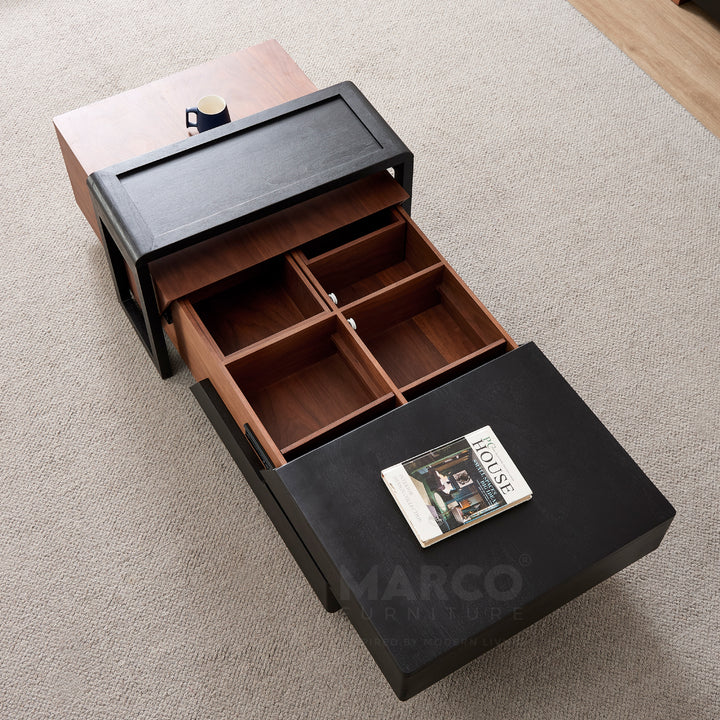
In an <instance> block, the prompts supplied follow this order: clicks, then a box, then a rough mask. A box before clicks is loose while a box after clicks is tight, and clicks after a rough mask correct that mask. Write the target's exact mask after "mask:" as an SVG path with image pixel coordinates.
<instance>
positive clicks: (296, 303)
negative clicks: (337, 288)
mask: <svg viewBox="0 0 720 720" xmlns="http://www.w3.org/2000/svg"><path fill="white" fill-rule="evenodd" d="M191 305H192V307H193V309H194V311H195V313H196V314H197V317H198V319H199V320H200V322H201V323H202V324H203V325H204V326H205V328H206V329H207V331H208V333H209V335H210V336H211V338H212V339H213V341H214V342H215V344H216V345H217V347H218V349H219V350H220V352H221V353H222V354H223V355H231V354H232V353H234V352H237V351H238V350H242V349H243V348H247V347H249V346H251V345H253V344H254V343H257V342H259V341H261V340H264V339H266V338H269V337H271V336H272V335H274V334H276V333H278V332H281V331H283V330H287V329H288V328H290V327H292V326H293V325H295V324H297V323H299V322H302V321H303V320H307V319H308V318H312V317H314V316H316V315H318V314H320V313H322V312H323V311H327V306H326V305H324V304H323V302H322V301H321V300H320V297H319V295H318V293H317V292H316V290H315V289H314V288H313V287H312V285H311V284H310V283H309V282H308V280H307V278H306V277H305V276H304V274H303V273H302V272H301V271H300V269H299V268H298V266H297V265H296V263H295V262H294V261H293V260H292V258H290V257H280V258H276V259H274V260H272V261H269V262H266V263H263V264H261V265H258V266H255V267H252V268H250V269H249V270H246V271H245V272H243V273H240V274H239V275H236V276H234V277H231V278H228V279H227V280H224V281H223V282H222V283H221V284H217V285H214V286H211V287H208V288H205V289H203V290H202V291H200V292H198V293H196V294H195V295H194V296H193V297H192V298H191Z"/></svg>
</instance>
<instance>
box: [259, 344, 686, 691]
mask: <svg viewBox="0 0 720 720" xmlns="http://www.w3.org/2000/svg"><path fill="white" fill-rule="evenodd" d="M484 425H490V426H492V428H493V430H494V431H495V433H496V434H497V436H498V438H499V439H500V442H501V443H502V444H503V446H504V447H505V449H506V450H507V452H508V453H509V455H510V457H511V458H512V459H513V460H514V462H515V464H516V465H517V466H518V468H519V469H520V471H521V472H522V474H523V475H524V477H525V479H526V480H527V482H528V483H529V485H530V488H531V489H532V491H533V494H534V495H533V498H532V499H531V500H530V501H529V502H526V503H524V504H522V505H520V506H518V507H516V508H512V509H510V510H508V511H506V512H505V513H502V514H501V515H499V516H497V517H495V518H492V519H489V520H487V521H485V522H483V523H480V524H479V525H476V526H474V527H471V528H468V529H466V530H463V531H462V532H460V533H457V534H456V535H454V536H452V537H449V538H446V539H444V540H442V541H440V542H439V543H437V544H435V545H432V546H430V547H428V548H425V549H423V548H421V547H420V545H419V543H418V542H417V540H416V539H415V537H414V536H413V534H412V531H411V530H410V528H409V526H408V525H407V523H406V521H405V519H404V518H403V517H402V515H401V513H400V511H399V510H398V508H397V506H396V504H395V502H394V500H393V498H392V497H391V495H390V493H389V491H388V490H387V488H386V487H385V485H384V484H383V481H382V479H381V477H380V473H381V470H383V469H384V468H386V467H389V466H391V465H393V464H395V463H397V462H400V461H403V460H405V459H407V458H410V457H412V456H414V455H417V454H419V453H421V452H423V451H425V450H428V449H432V448H434V447H437V446H438V445H441V444H443V443H445V442H447V441H450V440H453V439H455V438H457V437H460V436H462V435H464V434H466V433H468V432H470V431H472V430H476V429H478V428H480V427H482V426H484ZM267 482H268V484H270V486H271V489H272V490H273V492H274V493H275V495H276V497H278V499H279V501H280V502H281V504H282V505H283V507H284V508H285V510H286V512H288V515H289V517H290V518H291V520H292V521H293V523H294V524H295V526H296V528H297V530H298V532H299V534H300V537H301V538H302V540H303V542H304V543H305V544H306V545H307V547H308V548H309V549H310V551H311V552H312V554H313V556H314V557H315V559H316V561H317V562H318V565H319V567H320V568H321V570H322V572H323V573H324V574H325V577H326V578H327V579H328V581H329V582H330V585H331V587H332V588H333V592H335V593H336V594H337V595H338V600H339V601H340V603H341V605H344V606H346V608H348V609H349V610H348V613H349V614H351V619H353V622H355V623H356V624H360V625H363V627H362V628H358V629H359V630H360V634H361V636H363V638H364V640H365V642H366V644H368V647H369V649H370V651H371V652H372V653H373V654H374V655H375V656H376V660H377V661H378V663H379V664H380V666H381V667H383V666H384V667H383V669H384V671H385V672H386V674H387V675H390V674H392V672H393V670H392V668H396V669H397V670H398V671H399V673H400V674H401V675H402V676H405V677H407V676H412V675H413V674H422V673H423V672H425V671H427V669H428V668H432V667H433V664H434V665H437V664H438V663H442V662H445V661H447V662H448V663H452V662H453V656H452V654H453V651H454V650H456V649H457V648H458V647H461V646H468V647H470V646H472V645H475V649H474V650H472V651H470V652H469V653H468V654H466V655H465V656H462V657H461V656H458V657H456V658H455V661H456V664H457V665H459V664H462V663H463V662H466V661H467V660H468V659H469V658H470V657H472V656H475V655H478V654H480V652H482V651H483V650H484V649H489V647H491V646H492V643H494V642H496V641H498V640H497V637H496V636H502V637H501V639H503V638H504V637H507V636H508V635H510V634H512V633H513V632H517V630H518V629H521V627H524V626H525V625H528V624H530V622H532V621H533V620H534V619H537V617H541V616H542V615H544V614H546V613H547V612H550V611H551V610H552V609H555V607H558V606H559V605H561V604H563V602H567V600H569V599H571V597H574V596H576V595H577V594H579V593H580V592H582V591H583V590H585V589H587V587H589V586H591V585H592V584H595V583H596V582H599V581H600V580H602V579H604V578H605V577H608V576H609V575H610V574H612V573H613V572H616V571H617V570H618V569H620V566H622V567H624V566H625V565H627V564H629V563H630V562H632V561H633V560H635V559H637V557H639V556H640V555H642V554H645V553H646V552H648V551H649V550H651V549H653V548H654V546H656V545H657V543H659V540H660V539H661V538H662V534H664V532H665V529H666V528H667V525H669V522H670V520H671V519H672V517H673V515H674V512H675V511H674V510H673V508H672V506H671V505H670V503H669V502H668V501H667V500H666V499H665V498H664V497H663V495H662V494H661V493H660V491H659V490H657V488H655V486H654V485H653V484H652V482H651V481H650V480H649V479H648V478H647V476H646V475H645V474H644V473H643V471H642V470H641V469H640V468H639V467H638V465H637V464H636V463H635V462H634V461H633V460H632V458H630V456H629V455H628V454H627V452H625V450H623V448H622V447H621V446H620V445H619V443H618V442H617V441H616V440H615V439H614V438H613V436H612V435H611V434H610V432H609V431H608V430H607V429H606V428H605V427H604V426H603V424H602V423H601V422H600V421H599V420H598V418H597V417H596V416H595V415H594V414H593V412H592V411H591V410H590V409H589V408H588V407H587V405H586V404H585V403H584V402H583V401H582V399H581V398H580V397H579V396H578V395H577V393H576V392H575V391H574V390H573V389H572V388H571V387H570V385H568V383H567V382H566V381H565V380H564V379H563V377H562V376H561V375H560V373H559V372H558V371H557V370H556V369H555V368H554V367H553V365H552V364H551V363H550V361H549V360H548V359H547V358H546V357H545V356H544V355H543V353H542V352H541V351H540V350H539V349H538V348H537V347H536V346H535V344H533V343H529V344H527V345H524V346H521V347H520V348H518V349H516V350H513V351H511V352H510V353H508V354H506V355H503V356H501V357H499V358H497V359H495V360H493V361H491V362H489V363H487V364H485V365H482V366H481V367H479V368H477V369H475V370H472V371H470V372H468V373H466V374H465V375H463V376H461V377H460V378H458V379H456V380H453V381H451V382H449V383H448V384H446V385H444V386H442V387H439V388H437V389H435V390H433V391H431V392H429V393H427V394H426V395H424V396H421V397H419V398H417V399H415V400H414V401H413V402H411V403H409V404H407V405H404V406H401V407H399V408H397V409H395V410H394V411H392V412H390V413H388V414H386V415H384V416H382V417H380V418H378V419H376V420H373V421H371V422H369V423H367V424H365V425H363V426H362V427H360V428H358V429H356V430H354V431H352V432H350V433H348V434H346V435H344V436H342V437H340V438H338V439H336V440H334V441H332V442H329V443H327V444H326V445H324V446H322V447H320V448H318V449H317V450H314V451H312V452H310V453H308V454H306V455H304V456H302V457H300V458H298V459H296V460H294V461H291V462H290V463H288V464H287V465H284V466H282V467H280V468H277V469H276V470H274V471H269V472H268V473H267ZM663 524H665V525H664V527H663V528H662V532H661V533H660V534H659V535H658V538H657V540H656V541H653V542H654V545H653V547H646V548H645V549H644V550H643V551H642V552H638V553H635V555H634V556H633V553H632V552H630V553H629V554H626V555H627V557H626V556H624V555H623V552H624V549H625V548H628V547H632V544H633V543H636V542H637V541H638V538H641V537H643V536H646V535H647V534H648V533H652V532H653V531H654V530H655V529H657V528H658V527H659V526H662V525H663ZM648 537H649V536H648ZM608 558H615V560H613V561H611V562H609V563H608V560H607V559H608ZM592 568H595V570H594V571H593V573H594V574H590V575H588V572H589V569H592ZM583 573H585V575H584V576H583ZM579 576H583V577H584V578H585V579H584V580H583V583H584V584H583V583H580V585H577V584H576V585H577V587H575V585H574V584H573V579H574V578H577V577H579ZM581 585H582V586H581ZM558 587H563V588H564V591H563V592H564V593H566V594H567V593H569V595H568V597H559V596H557V592H556V590H557V588H558ZM573 588H574V589H573ZM523 609H530V610H531V611H532V613H534V614H535V617H533V618H525V620H526V621H525V622H522V620H521V621H519V622H517V623H516V624H517V627H516V628H515V629H512V628H511V626H512V625H513V622H514V621H513V616H515V620H517V614H518V613H522V612H523ZM353 615H354V617H353ZM502 626H504V627H503V629H502V631H498V632H497V633H496V632H495V631H496V630H497V629H498V628H501V627H502ZM483 642H488V643H490V645H489V647H485V648H483V649H477V646H478V645H479V644H482V643H483ZM373 645H375V647H373ZM388 666H390V670H388ZM438 672H439V671H438ZM446 673H447V669H446V670H445V671H444V672H442V673H441V674H446ZM388 679H391V678H390V677H388ZM391 682H392V680H391ZM424 684H429V683H424ZM396 691H398V689H397V687H396Z"/></svg>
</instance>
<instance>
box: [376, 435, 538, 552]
mask: <svg viewBox="0 0 720 720" xmlns="http://www.w3.org/2000/svg"><path fill="white" fill-rule="evenodd" d="M382 478H383V480H384V482H385V485H387V487H388V489H389V490H390V493H391V494H392V496H393V498H394V499H395V502H396V503H397V505H398V507H399V508H400V510H401V512H402V514H403V516H404V517H405V519H406V520H407V522H408V524H409V525H410V527H411V528H412V531H413V533H415V537H416V538H417V539H418V541H419V542H420V544H421V545H422V546H423V547H427V546H428V545H432V544H433V543H436V542H438V540H442V539H443V538H446V537H448V536H450V535H454V534H455V533H457V532H460V530H464V529H465V528H467V527H469V526H470V525H475V524H477V523H479V522H481V521H482V520H486V519H488V518H490V517H493V516H494V515H497V514H498V513H501V512H503V511H504V510H507V509H509V508H511V507H514V506H515V505H518V504H519V503H521V502H524V501H526V500H529V499H530V498H531V497H532V492H531V490H530V488H529V487H528V484H527V483H526V482H525V479H524V478H523V476H522V475H521V474H520V471H519V470H518V469H517V467H516V466H515V463H514V462H513V461H512V460H511V458H510V456H509V455H508V454H507V452H506V451H505V448H504V447H503V446H502V444H501V443H500V441H499V440H498V438H497V436H496V435H495V433H494V432H493V431H492V428H491V427H490V426H489V425H486V426H485V427H483V428H480V430H475V431H474V432H472V433H470V434H469V435H465V436H464V437H461V438H458V439H457V440H453V441H451V442H449V443H446V444H445V445H441V446H440V447H437V448H435V449H434V450H429V451H428V452H424V453H422V454H421V455H417V456H415V457H414V458H410V459H409V460H405V461H404V462H401V463H398V464H397V465H393V466H392V467H389V468H387V469H385V470H383V471H382Z"/></svg>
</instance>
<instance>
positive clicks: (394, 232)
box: [306, 210, 441, 307]
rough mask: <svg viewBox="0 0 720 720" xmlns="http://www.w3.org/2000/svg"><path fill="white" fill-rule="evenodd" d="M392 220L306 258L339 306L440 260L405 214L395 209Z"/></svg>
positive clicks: (321, 283) (310, 267)
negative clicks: (356, 237)
mask: <svg viewBox="0 0 720 720" xmlns="http://www.w3.org/2000/svg"><path fill="white" fill-rule="evenodd" d="M390 220H391V222H390V223H389V224H387V225H385V226H384V227H382V228H380V229H379V230H375V231H374V232H371V233H369V234H367V235H364V236H363V237H360V238H358V239H357V240H353V241H351V242H347V243H345V244H343V245H341V246H340V247H337V248H334V249H332V250H329V251H327V252H325V253H323V254H321V255H318V256H317V257H314V258H312V259H309V260H307V262H306V264H307V268H308V270H309V271H310V273H311V274H312V276H313V277H314V279H315V280H316V281H317V284H318V286H319V287H320V288H321V289H322V290H323V291H324V293H326V294H328V295H329V294H330V293H332V294H333V295H334V296H335V298H336V299H337V304H338V305H339V306H340V307H342V306H344V305H347V304H349V303H352V302H354V301H355V300H358V299H360V298H362V297H365V296H366V295H370V294H371V293H373V292H376V291H378V290H382V289H383V288H385V287H387V286H389V285H392V284H393V283H396V282H398V281H399V280H403V279H405V278H406V277H409V276H410V275H413V274H414V273H416V272H419V271H420V270H423V269H425V268H428V267H430V266H432V265H437V264H439V263H440V262H441V258H440V256H439V255H438V254H437V251H436V250H435V248H433V246H432V245H431V244H430V243H429V242H428V240H427V239H426V238H425V236H424V235H422V233H420V232H419V231H418V230H417V229H416V228H415V226H414V225H413V224H407V223H406V216H405V215H404V214H401V212H400V211H398V210H395V211H394V212H393V213H392V216H391V218H390Z"/></svg>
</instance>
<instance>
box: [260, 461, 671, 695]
mask: <svg viewBox="0 0 720 720" xmlns="http://www.w3.org/2000/svg"><path fill="white" fill-rule="evenodd" d="M263 475H264V476H265V477H266V478H267V479H268V482H269V483H270V485H271V487H272V490H273V492H274V493H275V495H276V497H277V500H278V502H280V503H281V504H282V506H283V508H284V509H285V511H286V512H287V514H288V517H289V518H290V521H291V522H292V523H293V524H294V525H295V526H296V527H297V528H298V532H300V533H301V534H302V535H303V536H304V537H305V538H306V539H307V541H308V546H309V549H310V551H311V552H312V553H313V554H314V555H315V557H316V558H318V561H319V562H320V564H321V565H322V566H324V567H325V568H326V569H327V568H328V567H329V566H331V565H332V562H331V561H330V559H329V557H328V556H327V554H326V553H325V550H324V548H323V547H322V545H321V544H320V543H316V542H311V539H313V540H314V534H313V533H312V529H311V528H310V526H309V525H308V523H307V522H306V521H305V519H304V516H303V515H302V513H301V512H300V511H299V509H298V508H297V505H295V502H294V500H293V498H292V496H291V495H290V494H289V493H288V492H287V490H286V489H285V488H284V486H283V485H282V483H280V482H274V481H273V480H272V478H273V475H274V472H273V471H265V472H264V473H263ZM674 514H675V513H674V510H673V511H672V517H670V518H669V519H668V520H666V521H664V522H662V523H660V524H659V525H657V526H656V527H654V528H652V529H651V530H649V531H647V532H646V533H645V534H643V535H641V536H640V537H638V538H636V539H635V540H633V541H632V542H630V543H628V544H627V545H625V546H623V547H621V548H619V549H618V550H616V551H615V552H613V553H611V554H609V555H607V556H606V557H604V558H602V559H601V560H599V561H598V562H596V563H595V564H593V565H591V566H589V567H588V568H586V569H585V570H584V571H583V572H581V573H580V574H578V575H576V576H574V577H571V578H568V579H567V580H566V581H565V582H564V583H562V584H560V585H558V586H556V587H555V588H553V590H552V591H551V592H549V593H546V594H545V595H543V596H541V597H539V598H536V599H535V600H533V601H532V602H530V603H528V604H527V605H525V606H524V607H522V608H521V609H520V610H519V612H517V613H515V614H513V615H508V616H506V617H505V618H503V619H502V620H501V621H499V622H497V623H495V624H494V625H493V626H492V627H491V628H489V629H488V631H486V632H484V633H481V634H479V635H477V636H476V637H474V638H472V640H471V641H470V642H467V643H464V644H462V645H460V646H458V647H455V648H453V649H451V650H449V651H448V652H446V653H445V654H443V655H441V656H439V657H438V658H437V659H435V660H433V661H432V662H431V663H429V664H428V665H427V666H425V667H423V668H421V669H419V670H417V671H415V672H412V673H404V672H402V671H401V670H400V669H399V668H398V667H397V665H396V663H395V661H394V659H393V657H392V655H391V654H390V653H389V652H388V650H387V648H386V646H385V643H384V642H383V640H382V638H381V637H380V636H379V635H378V633H377V631H376V630H375V628H374V626H373V624H372V620H371V619H370V618H369V617H368V616H367V615H366V614H365V613H364V612H363V611H362V609H361V607H360V605H359V604H358V603H357V601H356V600H355V598H354V596H353V595H352V592H351V591H350V589H349V588H348V587H347V585H346V584H345V582H344V581H343V579H342V576H341V574H340V572H337V571H336V568H334V567H333V568H332V570H333V574H332V575H330V574H328V580H329V582H330V584H331V586H332V587H333V588H334V592H335V596H336V597H337V598H338V600H339V601H340V606H341V607H342V609H343V610H344V611H345V613H346V614H347V616H348V618H349V619H350V621H351V622H352V624H353V625H354V626H355V629H356V630H357V632H358V634H359V635H360V638H361V639H362V641H363V643H364V644H365V646H366V647H367V648H368V650H369V652H370V654H371V655H372V656H373V658H374V659H375V662H376V663H377V665H378V667H379V668H380V670H381V671H382V673H383V675H384V676H385V678H386V679H387V681H388V683H389V684H390V686H391V687H392V689H393V691H394V692H395V694H396V695H397V696H398V698H399V699H400V700H407V699H409V698H411V697H412V696H413V695H417V694H418V693H419V692H421V691H423V690H425V689H427V688H428V687H429V686H430V685H432V684H434V683H436V682H437V681H438V680H441V679H442V678H444V677H446V676H447V675H449V674H450V673H452V672H454V671H455V670H457V669H459V668H460V667H462V666H463V665H465V664H467V663H468V662H470V661H471V660H474V659H475V658H476V657H478V656H480V655H482V654H484V653H485V652H487V651H488V650H491V649H492V648H494V647H495V646H497V645H499V644H500V643H501V642H503V641H504V640H507V639H508V638H510V637H512V636H513V635H515V634H516V633H518V632H520V631H521V630H523V629H525V628H526V627H529V626H530V625H532V624H533V623H535V622H537V621H538V620H540V619H541V618H543V617H545V616H546V615H548V614H549V613H551V612H553V611H554V610H557V609H558V608H560V607H561V606H562V605H565V604H566V603H568V602H570V601H571V600H573V599H575V598H576V597H578V596H579V595H581V594H582V593H584V592H586V591H587V590H589V589H590V588H592V587H593V586H595V585H597V584H598V583H600V582H602V581H603V580H607V579H608V578H609V577H611V576H612V575H614V574H615V573H617V572H619V571H620V570H622V569H623V568H626V567H627V566H628V565H631V564H632V563H633V562H635V561H636V560H639V559H640V558H642V557H643V556H645V555H647V554H648V553H650V552H652V551H653V550H655V549H656V548H657V547H658V546H659V545H660V542H661V541H662V539H663V537H664V536H665V533H666V531H667V529H668V527H670V523H671V522H672V520H673V517H674ZM311 536H312V538H311ZM321 558H323V559H321Z"/></svg>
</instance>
